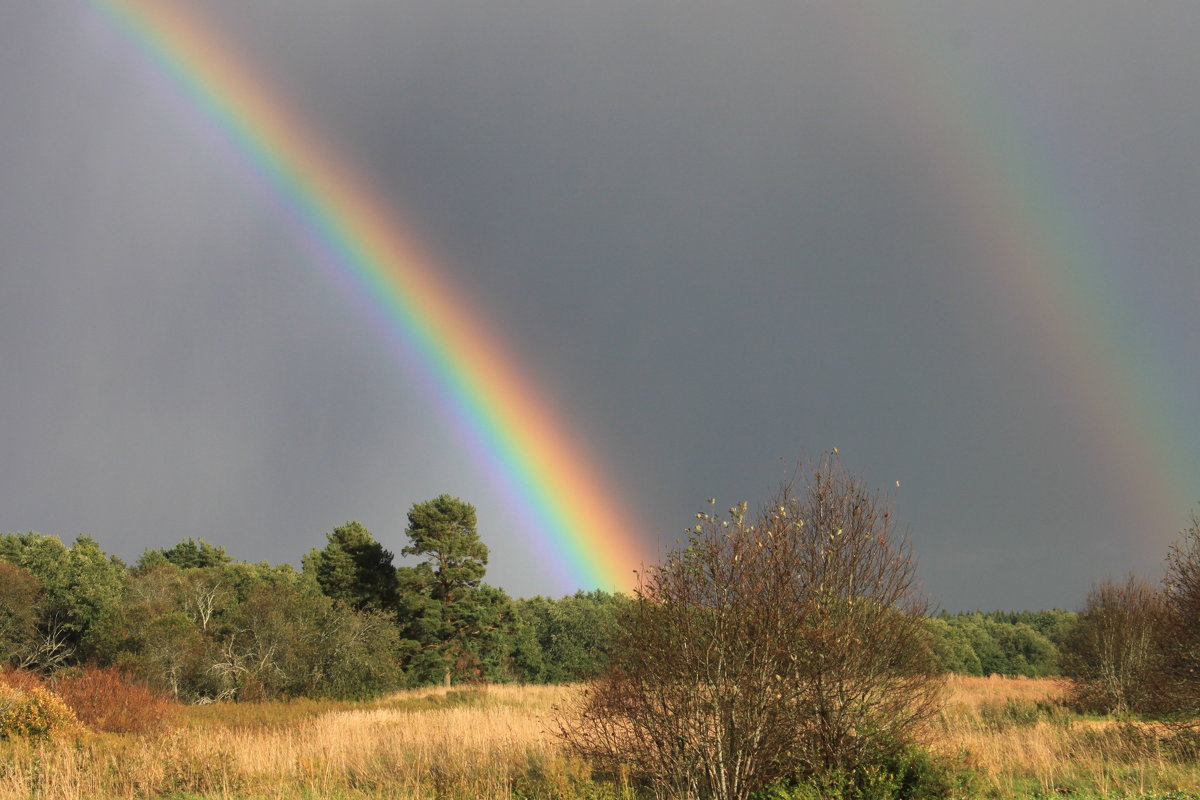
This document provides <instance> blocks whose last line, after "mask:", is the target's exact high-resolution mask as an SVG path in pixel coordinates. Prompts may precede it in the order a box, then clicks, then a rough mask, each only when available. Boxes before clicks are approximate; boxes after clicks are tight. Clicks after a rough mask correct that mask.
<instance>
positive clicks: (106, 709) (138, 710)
mask: <svg viewBox="0 0 1200 800" xmlns="http://www.w3.org/2000/svg"><path fill="white" fill-rule="evenodd" d="M55 689H56V691H57V692H58V694H59V695H60V696H61V697H62V698H63V700H65V701H66V703H67V705H69V706H70V707H71V709H72V710H74V712H75V715H76V717H78V719H79V721H80V722H82V723H83V724H85V725H87V726H89V727H91V728H95V729H97V730H101V731H110V732H112V733H144V732H146V731H150V730H155V729H157V728H161V727H162V726H163V725H165V724H166V723H167V721H168V719H169V718H170V716H171V713H172V711H173V707H172V705H171V703H170V702H169V701H168V700H167V699H166V698H164V697H162V696H161V695H159V694H156V693H155V692H153V691H151V690H150V689H148V688H146V687H145V686H143V685H141V684H139V683H136V682H134V681H132V680H130V679H129V678H128V677H127V676H125V675H124V674H122V673H121V672H120V670H116V669H111V668H99V667H87V668H84V669H81V670H78V671H75V672H69V673H64V674H62V675H61V676H60V677H59V678H58V681H57V683H56V685H55Z"/></svg>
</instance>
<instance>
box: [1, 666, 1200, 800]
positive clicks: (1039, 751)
mask: <svg viewBox="0 0 1200 800" xmlns="http://www.w3.org/2000/svg"><path fill="white" fill-rule="evenodd" d="M574 691H575V690H574V689H571V688H569V687H532V686H530V687H515V686H492V687H486V688H476V689H461V690H449V691H447V690H445V689H437V690H434V689H422V690H414V691H408V692H402V693H400V694H397V695H393V696H391V697H388V698H386V699H384V700H380V701H377V702H374V703H368V704H357V705H355V704H347V703H334V702H316V701H301V702H296V703H262V704H254V703H243V704H237V705H224V704H222V705H214V706H206V707H194V708H185V709H180V710H179V712H178V714H177V715H176V716H175V718H174V721H173V727H171V728H169V729H167V730H166V731H163V732H160V733H150V734H131V733H125V734H116V733H96V732H87V731H83V732H74V733H72V734H70V735H69V736H65V737H60V738H58V739H50V740H36V739H34V740H28V739H13V740H10V741H7V742H0V800H10V799H13V800H15V799H16V798H21V799H22V800H24V799H25V798H31V797H37V798H45V799H46V800H78V799H79V798H93V799H95V800H106V799H107V798H178V800H184V798H186V799H187V800H195V799H197V798H205V799H207V798H261V799H262V800H268V799H270V800H283V799H284V798H288V799H289V800H290V799H291V798H312V799H313V800H315V799H316V798H322V800H325V799H327V798H328V799H332V800H336V799H337V798H343V799H344V800H358V799H359V798H362V799H363V800H366V799H367V798H371V799H375V798H385V797H386V798H399V799H400V800H407V799H409V798H412V799H413V800H416V799H417V798H421V799H424V798H429V799H430V800H443V799H444V800H451V799H458V798H462V799H463V800H466V799H467V798H472V799H476V798H478V800H525V799H528V800H534V799H535V798H536V799H537V800H556V799H559V800H630V799H631V792H630V790H629V789H628V788H627V787H614V786H612V785H610V784H605V783H603V782H598V781H595V780H593V779H592V777H591V775H590V774H589V772H588V769H587V767H586V765H584V764H582V763H580V762H579V761H576V760H572V759H571V758H569V757H567V756H566V755H565V754H564V753H563V751H562V750H561V749H560V745H559V742H558V741H557V739H556V738H555V737H554V736H553V734H552V733H551V731H552V730H553V721H552V720H553V711H554V707H555V706H556V705H559V704H561V703H563V702H565V701H566V700H568V699H569V696H570V694H571V693H572V692H574ZM1062 697H1063V687H1062V685H1060V684H1058V683H1056V682H1054V681H1048V680H1020V679H1017V680H1014V679H999V678H990V679H982V678H957V677H956V678H952V679H950V681H949V684H948V687H947V693H946V704H945V707H944V710H943V712H942V714H941V716H940V717H939V718H938V719H937V720H936V721H935V722H934V723H933V724H932V725H931V726H930V728H929V729H928V730H927V731H924V737H923V738H924V739H925V740H926V741H927V742H928V743H929V746H930V747H931V748H932V749H933V750H935V751H936V752H938V753H940V754H941V755H942V756H943V757H945V758H946V759H947V760H948V761H950V762H952V763H955V764H956V765H957V766H958V768H959V769H961V770H963V771H965V772H969V773H971V774H973V775H974V776H975V780H974V782H973V788H972V789H971V790H970V793H969V795H965V796H971V797H994V798H1003V799H1005V800H1007V799H1008V798H1025V797H1031V796H1035V795H1036V796H1051V795H1055V796H1070V795H1075V796H1078V797H1113V798H1116V797H1121V798H1128V797H1150V796H1163V795H1166V794H1168V793H1171V792H1175V793H1184V794H1190V795H1197V794H1200V763H1198V759H1197V756H1196V752H1195V750H1194V749H1186V748H1185V749H1182V750H1181V749H1180V748H1179V747H1178V746H1177V745H1175V744H1172V743H1171V742H1170V741H1169V740H1167V739H1165V738H1163V737H1161V736H1159V735H1158V734H1159V733H1161V731H1158V730H1156V729H1155V728H1154V726H1152V725H1149V724H1142V725H1133V724H1118V723H1116V722H1115V721H1113V720H1106V719H1098V718H1088V717H1082V716H1079V715H1077V714H1074V713H1072V712H1070V711H1069V710H1068V709H1066V708H1065V707H1064V706H1063V705H1062V702H1061V700H1062Z"/></svg>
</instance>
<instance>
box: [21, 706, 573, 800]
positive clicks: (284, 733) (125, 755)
mask: <svg viewBox="0 0 1200 800" xmlns="http://www.w3.org/2000/svg"><path fill="white" fill-rule="evenodd" d="M569 691H571V690H569V689H563V688H561V687H524V688H518V687H488V688H486V689H467V690H460V691H453V690H452V691H446V690H418V691H411V692H404V693H401V694H398V695H395V696H392V697H390V698H387V699H386V700H383V701H380V702H377V703H372V704H369V705H362V706H350V705H345V704H331V703H327V704H311V703H301V704H297V705H296V706H292V704H286V703H281V704H261V705H257V704H245V705H241V706H233V705H229V706H209V707H201V708H197V709H186V710H185V711H184V713H183V714H182V716H183V720H182V721H183V722H184V723H185V724H183V725H180V726H177V727H175V728H173V729H171V730H170V731H168V732H166V733H163V734H161V735H150V736H145V735H143V736H132V735H114V734H96V733H90V734H83V735H79V736H75V737H72V738H70V739H58V740H43V741H37V740H33V741H14V742H10V743H8V744H6V745H3V746H0V798H3V800H9V798H13V799H14V800H15V798H22V799H23V798H29V797H38V798H46V800H76V799H77V798H118V797H120V798H140V797H170V796H177V797H181V796H188V797H195V796H200V797H205V798H208V797H213V798H232V797H254V798H264V799H265V798H278V799H279V800H282V799H283V798H296V797H311V798H318V797H319V798H377V797H378V798H382V797H388V798H451V797H455V798H481V799H484V800H490V799H492V798H495V799H496V800H509V798H512V797H514V795H515V794H519V795H525V796H529V795H533V794H540V795H542V796H546V797H553V796H560V797H572V796H576V795H577V794H578V793H577V792H576V791H575V787H580V786H583V785H585V784H590V779H589V776H588V772H587V769H586V767H585V766H584V765H582V764H580V763H579V762H576V761H572V760H570V759H567V758H564V757H563V756H562V755H561V753H560V751H559V748H558V744H557V742H556V740H555V739H554V737H553V736H552V735H551V734H550V733H549V730H550V718H551V714H552V711H553V707H554V706H555V705H556V704H557V703H559V702H561V701H562V700H563V699H564V695H565V694H566V693H567V692H569ZM314 705H315V706H317V707H318V708H320V709H321V710H320V711H319V712H318V713H311V712H312V711H313V707H314ZM225 714H227V715H228V717H229V719H227V720H221V717H222V715H225ZM189 717H190V718H192V719H190V720H189V719H188V718H189ZM547 789H549V790H550V791H549V792H547V791H546V790H547ZM526 790H529V791H526ZM534 790H536V791H534Z"/></svg>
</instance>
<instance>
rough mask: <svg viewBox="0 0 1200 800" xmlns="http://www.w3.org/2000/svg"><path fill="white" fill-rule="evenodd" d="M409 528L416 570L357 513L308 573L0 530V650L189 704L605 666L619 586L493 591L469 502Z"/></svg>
mask: <svg viewBox="0 0 1200 800" xmlns="http://www.w3.org/2000/svg"><path fill="white" fill-rule="evenodd" d="M406 534H407V537H408V542H409V543H408V545H407V546H406V547H404V548H403V550H402V553H403V554H404V555H410V556H416V557H417V558H418V559H419V561H418V563H417V564H416V565H415V566H399V567H397V566H395V565H393V563H392V562H393V554H392V553H391V552H389V551H388V550H386V549H385V548H384V547H383V546H382V545H381V544H380V543H379V542H378V541H376V540H375V538H374V537H373V536H372V535H371V533H370V532H369V531H368V530H367V529H366V528H365V527H363V526H362V525H361V524H359V523H357V522H349V523H347V524H345V525H342V526H339V527H337V528H335V529H334V530H333V531H331V532H330V533H329V534H328V536H327V543H326V545H325V547H324V548H322V549H315V550H312V551H311V552H309V553H308V554H306V555H305V556H304V557H303V559H302V563H303V566H302V569H300V570H296V569H295V568H294V567H292V566H291V565H287V564H284V565H278V566H276V565H271V564H268V563H245V562H239V561H235V560H234V559H233V558H231V557H230V556H229V555H228V554H227V553H226V551H225V548H223V547H221V546H218V545H215V544H211V543H209V542H206V541H203V540H200V539H187V540H185V541H183V542H180V543H179V544H177V545H175V546H173V547H169V548H166V549H160V550H147V551H146V552H145V553H144V554H143V555H142V557H141V558H139V559H138V561H137V562H136V563H135V564H132V565H129V564H125V563H123V562H122V561H121V560H120V559H118V558H116V557H115V556H112V555H109V554H107V553H105V552H104V551H103V550H102V549H101V548H100V545H99V544H98V543H97V542H96V541H95V540H94V539H92V538H90V537H88V536H80V537H79V538H77V539H76V540H75V541H74V542H73V543H72V544H71V545H70V546H67V545H64V544H63V543H62V542H61V541H60V540H59V539H58V538H56V537H54V536H45V535H42V534H39V533H7V534H0V659H2V660H3V661H2V663H3V664H7V665H8V666H11V667H15V668H19V669H30V670H37V671H39V672H42V673H44V674H49V673H53V672H56V671H58V670H60V669H63V668H70V667H74V666H77V665H97V666H115V667H119V668H121V669H123V670H124V671H126V672H127V673H129V674H131V675H132V676H133V677H135V678H137V679H139V680H141V681H142V682H144V683H147V684H149V685H150V686H152V687H154V688H157V689H159V690H161V691H163V692H166V693H168V694H170V695H171V696H173V697H175V698H177V699H179V700H181V701H184V702H194V701H197V700H201V699H239V700H252V699H272V698H286V697H299V696H309V697H336V698H351V699H353V698H365V697H370V696H374V695H378V694H380V693H383V692H387V691H391V690H394V689H397V688H402V687H407V686H417V685H422V684H433V683H443V682H450V681H453V682H462V681H493V682H506V681H508V682H511V681H522V682H537V683H542V682H567V681H578V680H583V679H586V678H588V677H591V676H592V675H594V674H595V673H596V672H597V671H598V670H599V669H600V667H601V666H602V665H603V664H604V663H606V661H607V655H608V648H609V633H610V626H611V623H612V620H613V618H614V608H615V607H616V605H617V604H619V603H621V602H623V600H624V598H623V597H622V596H620V595H616V594H612V593H609V592H603V591H592V592H577V593H576V594H574V595H571V596H567V597H563V598H560V599H549V598H544V597H532V598H527V599H513V598H511V597H509V596H508V595H507V594H506V593H505V592H504V591H503V590H501V589H499V588H496V587H494V586H489V585H488V584H486V583H484V582H483V577H484V574H485V570H486V565H487V560H488V548H487V547H486V546H485V545H484V544H483V542H482V541H481V540H480V538H479V535H478V532H477V530H476V515H475V509H474V507H473V506H471V505H470V504H469V503H465V502H463V501H461V500H459V499H457V498H454V497H450V496H447V495H442V496H440V497H437V498H434V499H433V500H430V501H427V502H423V503H416V504H414V505H413V507H412V509H411V510H410V512H409V515H408V528H407V530H406Z"/></svg>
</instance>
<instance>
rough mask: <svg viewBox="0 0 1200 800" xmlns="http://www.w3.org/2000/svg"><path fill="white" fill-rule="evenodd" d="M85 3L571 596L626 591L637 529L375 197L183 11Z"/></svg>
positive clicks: (138, 0) (113, 0)
mask: <svg viewBox="0 0 1200 800" xmlns="http://www.w3.org/2000/svg"><path fill="white" fill-rule="evenodd" d="M89 2H91V3H92V5H93V6H95V7H96V8H98V9H100V10H101V11H103V12H104V13H105V14H106V16H107V17H108V18H110V19H111V20H113V22H114V23H116V24H117V25H118V27H120V28H121V29H122V30H123V31H124V32H125V34H126V35H127V36H128V37H129V39H130V40H131V41H133V42H136V43H137V45H138V48H139V49H140V51H141V52H143V53H144V54H145V56H146V57H148V58H149V59H150V61H151V62H152V63H153V64H154V66H155V67H156V68H158V69H159V70H161V71H162V72H163V73H165V74H166V75H168V76H169V77H170V79H171V80H172V81H173V82H174V84H175V85H176V86H178V87H179V89H180V90H182V91H183V92H184V93H185V94H186V96H187V97H188V100H189V102H190V103H192V104H194V105H195V106H196V107H197V108H199V109H201V110H202V112H203V113H204V114H205V115H206V116H207V117H208V118H210V119H211V120H212V121H213V122H214V123H215V125H216V126H217V127H218V128H219V129H220V130H221V131H222V132H223V133H224V134H225V135H226V136H227V137H228V139H229V140H230V141H231V142H232V143H233V144H234V145H235V146H236V148H238V150H239V151H240V152H241V153H242V154H243V155H244V156H245V157H246V158H247V159H248V160H249V161H250V162H251V163H252V164H253V165H254V166H255V167H256V168H257V170H258V171H259V173H260V174H261V176H263V177H264V178H265V179H266V180H267V181H268V183H269V185H270V186H271V187H272V188H273V190H274V191H276V192H278V194H279V195H280V197H281V198H282V199H283V200H284V201H285V202H286V204H287V206H288V207H289V209H290V210H291V212H292V213H293V214H294V215H295V216H296V217H297V218H298V220H299V222H300V223H301V224H302V225H303V226H305V228H306V229H307V232H308V233H309V234H310V235H313V236H315V237H316V238H317V240H318V241H319V242H320V243H321V244H322V246H323V247H324V248H325V249H326V250H327V251H328V252H329V253H330V254H331V255H332V259H331V261H332V262H333V264H334V267H335V269H336V270H337V271H338V272H339V273H341V274H340V277H341V278H343V279H344V280H345V281H346V282H348V283H350V284H351V285H352V286H354V287H355V288H357V289H358V290H359V294H361V295H362V296H365V297H366V298H368V301H369V302H370V303H371V304H372V305H373V306H374V308H373V311H374V312H375V314H376V316H377V318H379V319H382V320H383V321H384V323H385V326H386V327H387V328H388V329H389V331H390V333H391V335H393V336H395V337H397V339H399V340H401V341H403V342H404V343H405V344H406V345H407V346H408V347H409V348H410V349H411V350H412V351H415V352H416V353H418V354H419V356H420V358H421V360H422V361H423V363H424V364H425V366H426V367H427V368H428V370H429V371H430V373H431V374H432V375H433V376H434V377H435V383H436V384H437V385H438V387H439V389H440V390H441V393H442V395H443V397H444V399H445V400H446V402H447V403H448V405H449V407H450V409H451V411H452V414H453V416H454V417H455V421H456V423H457V424H459V425H460V426H462V427H463V428H465V430H466V432H467V435H468V436H469V437H470V438H471V439H472V445H473V446H474V448H475V450H476V452H478V453H480V454H482V455H483V457H484V459H485V460H486V461H487V464H486V466H487V468H488V469H490V470H491V471H493V472H494V473H495V477H496V478H497V479H498V480H499V481H500V482H501V484H502V485H501V487H500V488H502V489H503V490H504V491H506V492H508V494H509V496H510V497H511V498H512V499H513V501H514V502H515V503H517V504H518V505H519V506H520V508H519V509H518V511H519V513H520V514H521V515H522V516H524V517H525V518H526V519H528V520H530V522H531V524H533V525H534V527H535V528H536V530H534V531H531V532H529V539H530V542H531V544H532V545H533V546H535V547H537V548H538V549H539V550H541V552H540V553H539V555H540V556H542V557H543V558H546V559H547V562H548V564H549V565H550V566H552V567H553V568H554V569H557V570H558V571H559V572H560V577H561V578H562V579H563V583H564V587H565V588H567V589H576V588H604V589H610V590H611V589H616V590H625V589H628V588H630V587H631V586H632V585H633V583H634V574H633V571H634V570H635V569H638V568H639V567H640V566H641V564H642V563H643V562H644V560H645V556H644V553H643V551H642V550H641V546H640V544H639V539H638V536H637V534H638V533H640V532H641V531H640V530H639V526H638V525H637V524H636V523H635V522H633V521H632V520H630V519H629V518H628V517H627V516H626V511H627V509H624V508H622V505H621V503H620V502H618V500H617V498H616V495H615V494H614V493H613V492H611V491H610V490H609V489H607V488H606V487H605V485H604V483H603V481H602V480H601V479H600V476H599V475H598V474H597V471H596V470H595V469H594V468H593V466H592V464H591V462H590V461H589V459H588V458H586V457H585V454H584V453H582V452H581V451H580V449H579V448H578V447H577V446H576V445H575V444H574V443H573V442H572V440H571V437H570V436H568V434H567V431H566V430H565V429H564V427H563V426H562V424H561V423H560V422H559V421H558V420H557V419H556V418H555V417H554V416H553V415H552V414H551V413H550V412H549V410H548V409H547V408H546V405H545V403H544V401H542V400H540V399H539V398H538V397H537V395H536V393H535V391H534V389H533V383H532V382H531V381H530V380H529V379H528V378H527V377H526V376H525V374H524V373H523V371H522V370H521V369H520V368H519V367H518V365H517V364H516V362H515V361H514V359H513V358H512V357H511V356H510V355H509V353H508V352H506V351H505V349H504V348H503V347H502V346H501V344H500V341H499V338H498V337H497V336H496V334H495V332H494V331H491V330H487V329H485V327H484V326H483V325H482V324H481V323H480V322H479V319H480V315H479V314H478V313H475V312H474V311H473V310H472V309H470V308H468V307H467V305H466V303H465V302H464V300H463V298H462V297H461V296H459V295H458V294H456V293H455V292H453V291H451V289H450V287H448V286H447V285H446V284H445V282H444V280H443V279H441V278H439V275H438V270H437V269H436V265H434V264H433V263H432V262H431V260H430V259H429V258H428V256H427V255H426V254H425V253H424V251H423V248H422V247H421V246H420V245H419V244H418V243H417V242H416V241H415V240H414V239H413V237H412V236H411V235H410V234H408V233H407V232H406V231H405V230H404V228H403V227H402V226H401V225H400V224H399V222H398V220H397V219H396V218H395V216H394V214H392V213H390V211H389V209H388V207H387V204H385V203H384V202H383V201H382V200H381V199H380V197H379V195H378V194H377V193H376V192H374V191H372V190H371V189H370V188H369V187H368V186H367V185H366V184H365V183H364V181H363V180H362V179H361V178H359V177H357V176H355V175H353V174H351V172H350V170H349V169H348V168H347V167H346V166H345V165H344V164H343V163H342V160H341V159H339V158H338V157H337V155H336V154H335V153H334V152H333V151H332V150H331V149H330V148H329V147H328V146H326V145H325V144H324V143H323V142H321V141H319V140H317V139H316V137H314V136H312V135H310V134H309V133H307V132H306V126H305V125H303V124H301V121H300V120H299V119H297V118H296V117H295V116H294V115H293V114H292V113H291V112H290V111H289V110H288V108H287V107H286V106H285V104H284V103H283V102H282V100H281V98H280V96H279V95H278V93H276V92H272V91H268V90H267V88H266V87H265V86H264V83H263V82H262V81H261V80H259V79H258V78H257V77H256V75H255V72H254V71H253V70H251V69H250V68H249V67H248V66H247V65H246V64H244V63H243V62H242V61H240V60H239V59H238V58H237V57H235V55H234V54H233V53H231V52H229V50H228V49H227V48H226V47H225V46H224V44H223V43H222V41H221V40H220V39H219V37H217V36H216V35H214V33H213V32H212V31H210V30H209V29H208V28H206V27H205V25H204V24H202V22H201V21H200V20H199V19H198V18H197V17H196V16H194V15H193V14H191V13H189V12H188V11H187V10H186V9H185V8H184V7H183V6H182V5H180V4H177V3H173V2H162V0H89Z"/></svg>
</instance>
